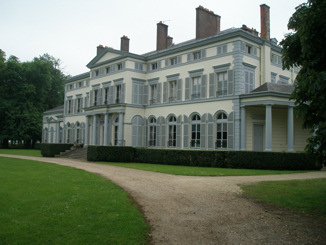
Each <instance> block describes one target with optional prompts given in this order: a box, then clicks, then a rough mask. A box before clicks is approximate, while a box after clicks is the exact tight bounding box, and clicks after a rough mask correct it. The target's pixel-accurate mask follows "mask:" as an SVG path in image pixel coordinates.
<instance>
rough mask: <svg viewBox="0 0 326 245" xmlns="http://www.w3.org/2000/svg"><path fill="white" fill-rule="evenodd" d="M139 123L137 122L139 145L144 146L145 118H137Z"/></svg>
mask: <svg viewBox="0 0 326 245" xmlns="http://www.w3.org/2000/svg"><path fill="white" fill-rule="evenodd" d="M137 119H138V124H137V146H138V147H142V146H143V144H142V141H143V119H142V118H140V117H139V118H137Z"/></svg>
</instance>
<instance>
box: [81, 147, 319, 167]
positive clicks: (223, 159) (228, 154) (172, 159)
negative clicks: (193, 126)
mask: <svg viewBox="0 0 326 245" xmlns="http://www.w3.org/2000/svg"><path fill="white" fill-rule="evenodd" d="M87 160H88V161H107V162H139V163H153V164H166V165H179V166H199V167H222V168H239V169H267V170H319V169H320V168H321V165H320V164H317V163H316V158H315V157H314V156H313V155H309V154H306V153H285V152H252V151H206V150H205V151H201V150H175V149H173V150H172V149H151V148H133V147H123V146H115V147H113V146H88V149H87Z"/></svg>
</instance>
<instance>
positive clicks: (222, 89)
mask: <svg viewBox="0 0 326 245" xmlns="http://www.w3.org/2000/svg"><path fill="white" fill-rule="evenodd" d="M227 91H228V78H227V72H221V73H218V74H217V93H216V96H222V95H227Z"/></svg>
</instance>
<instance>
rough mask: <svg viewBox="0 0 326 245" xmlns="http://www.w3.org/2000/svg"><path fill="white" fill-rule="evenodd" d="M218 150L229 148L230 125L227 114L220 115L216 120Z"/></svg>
mask: <svg viewBox="0 0 326 245" xmlns="http://www.w3.org/2000/svg"><path fill="white" fill-rule="evenodd" d="M216 122H217V124H216V148H217V149H223V148H226V147H227V140H228V126H227V125H228V124H227V116H226V114H225V113H220V114H219V115H218V116H217V120H216Z"/></svg>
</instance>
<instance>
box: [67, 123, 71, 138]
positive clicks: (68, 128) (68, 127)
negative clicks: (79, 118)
mask: <svg viewBox="0 0 326 245" xmlns="http://www.w3.org/2000/svg"><path fill="white" fill-rule="evenodd" d="M70 140H71V125H70V123H69V122H68V123H67V143H72V142H70Z"/></svg>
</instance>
